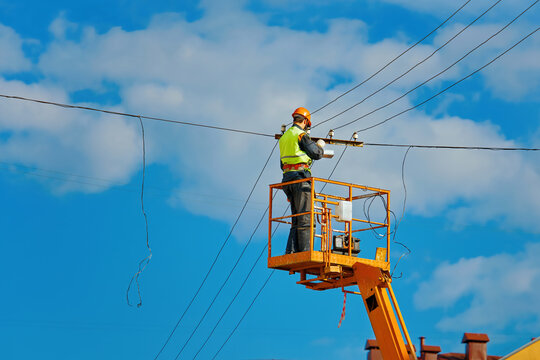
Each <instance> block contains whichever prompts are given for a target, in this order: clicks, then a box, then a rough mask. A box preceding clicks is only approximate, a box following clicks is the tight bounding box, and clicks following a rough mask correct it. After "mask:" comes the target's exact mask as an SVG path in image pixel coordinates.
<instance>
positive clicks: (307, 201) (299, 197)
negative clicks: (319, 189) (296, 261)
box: [283, 171, 311, 254]
mask: <svg viewBox="0 0 540 360" xmlns="http://www.w3.org/2000/svg"><path fill="white" fill-rule="evenodd" d="M291 173H296V174H291ZM285 175H287V176H285ZM285 175H284V176H283V181H284V182H285V181H292V180H297V179H302V178H307V177H311V173H310V172H309V171H291V172H289V173H285ZM283 191H284V192H285V194H286V195H287V198H288V199H289V201H290V203H291V213H292V215H295V214H301V213H304V212H307V211H310V210H311V182H309V181H306V182H302V183H297V184H291V185H285V186H283ZM309 223H310V215H309V214H306V215H300V216H294V217H293V218H292V225H291V230H290V232H289V239H288V240H287V248H286V249H285V253H286V254H291V253H295V252H301V251H309V250H310V246H309Z"/></svg>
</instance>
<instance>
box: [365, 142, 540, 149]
mask: <svg viewBox="0 0 540 360" xmlns="http://www.w3.org/2000/svg"><path fill="white" fill-rule="evenodd" d="M364 146H386V147H406V148H420V149H452V150H493V151H540V148H525V147H494V146H458V145H416V144H378V143H364Z"/></svg>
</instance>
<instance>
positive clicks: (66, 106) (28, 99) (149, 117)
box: [0, 94, 274, 137]
mask: <svg viewBox="0 0 540 360" xmlns="http://www.w3.org/2000/svg"><path fill="white" fill-rule="evenodd" d="M0 97H3V98H6V99H15V100H22V101H30V102H35V103H39V104H46V105H53V106H59V107H63V108H67V109H80V110H89V111H96V112H101V113H105V114H112V115H119V116H127V117H131V118H143V119H147V120H153V121H161V122H167V123H172V124H178V125H187V126H197V127H202V128H208V129H214V130H222V131H230V132H236V133H242V134H249V135H258V136H265V137H274V135H270V134H264V133H260V132H255V131H248V130H240V129H233V128H226V127H221V126H213V125H206V124H200V123H194V122H188V121H179V120H172V119H165V118H159V117H153V116H146V115H136V114H130V113H126V112H120V111H111V110H105V109H100V108H95V107H89V106H80V105H70V104H62V103H58V102H53V101H46V100H39V99H31V98H27V97H23V96H16V95H6V94H0Z"/></svg>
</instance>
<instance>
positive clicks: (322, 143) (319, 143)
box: [317, 139, 326, 149]
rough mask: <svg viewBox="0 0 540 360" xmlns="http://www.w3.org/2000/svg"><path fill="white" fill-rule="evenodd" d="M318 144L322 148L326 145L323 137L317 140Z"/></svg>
mask: <svg viewBox="0 0 540 360" xmlns="http://www.w3.org/2000/svg"><path fill="white" fill-rule="evenodd" d="M317 145H319V147H320V148H321V149H323V148H324V146H325V145H326V143H325V142H324V140H323V139H319V140H317Z"/></svg>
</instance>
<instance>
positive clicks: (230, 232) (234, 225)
mask: <svg viewBox="0 0 540 360" xmlns="http://www.w3.org/2000/svg"><path fill="white" fill-rule="evenodd" d="M277 144H278V143H277V142H276V143H275V144H274V147H273V148H272V151H270V155H268V158H267V159H266V162H265V163H264V166H263V168H262V170H261V172H260V173H259V176H258V177H257V180H256V181H255V184H253V187H252V188H251V191H250V193H249V195H248V197H247V199H246V201H245V202H244V206H243V207H242V210H241V211H240V213H239V214H238V216H237V218H236V220H235V222H234V224H233V226H232V227H231V230H230V231H229V234H228V235H227V238H226V239H225V241H224V242H223V244H222V245H221V248H220V249H219V251H218V253H217V255H216V256H215V258H214V261H213V262H212V265H210V268H209V269H208V271H207V273H206V275H205V276H204V278H203V280H202V282H201V284H200V285H199V288H198V289H197V291H195V294H194V295H193V297H192V298H191V300H190V302H189V304H188V306H187V307H186V308H185V310H184V312H183V313H182V315H181V316H180V318H179V319H178V321H177V323H176V325H175V326H174V328H173V330H172V331H171V333H170V334H169V336H168V337H167V340H166V341H165V343H164V344H163V346H162V347H161V349H160V350H159V352H158V353H157V355H156V357H155V358H154V360H156V359H157V358H158V357H159V355H160V354H161V353H162V352H163V350H164V349H165V346H167V344H168V343H169V341H170V340H171V337H172V336H173V334H174V332H175V331H176V329H177V328H178V325H180V322H182V319H183V318H184V316H185V315H186V313H187V312H188V310H189V309H190V307H191V305H192V304H193V302H194V301H195V299H196V298H197V296H198V295H199V292H200V291H201V289H202V287H203V285H204V284H205V282H206V280H207V279H208V276H209V275H210V273H211V272H212V270H213V269H214V266H215V265H216V262H217V260H218V258H219V256H220V255H221V252H222V251H223V248H224V247H225V245H226V244H227V243H228V241H229V239H230V237H231V235H232V233H233V231H234V229H235V228H236V225H237V224H238V221H239V220H240V217H241V216H242V214H243V213H244V210H245V208H246V206H247V203H248V202H249V199H250V198H251V195H252V194H253V192H254V191H255V188H256V187H257V184H258V183H259V180H260V179H261V177H262V175H263V173H264V170H265V169H266V166H267V165H268V162H269V161H270V158H271V157H272V154H273V153H274V150H275V149H276V146H277Z"/></svg>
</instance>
